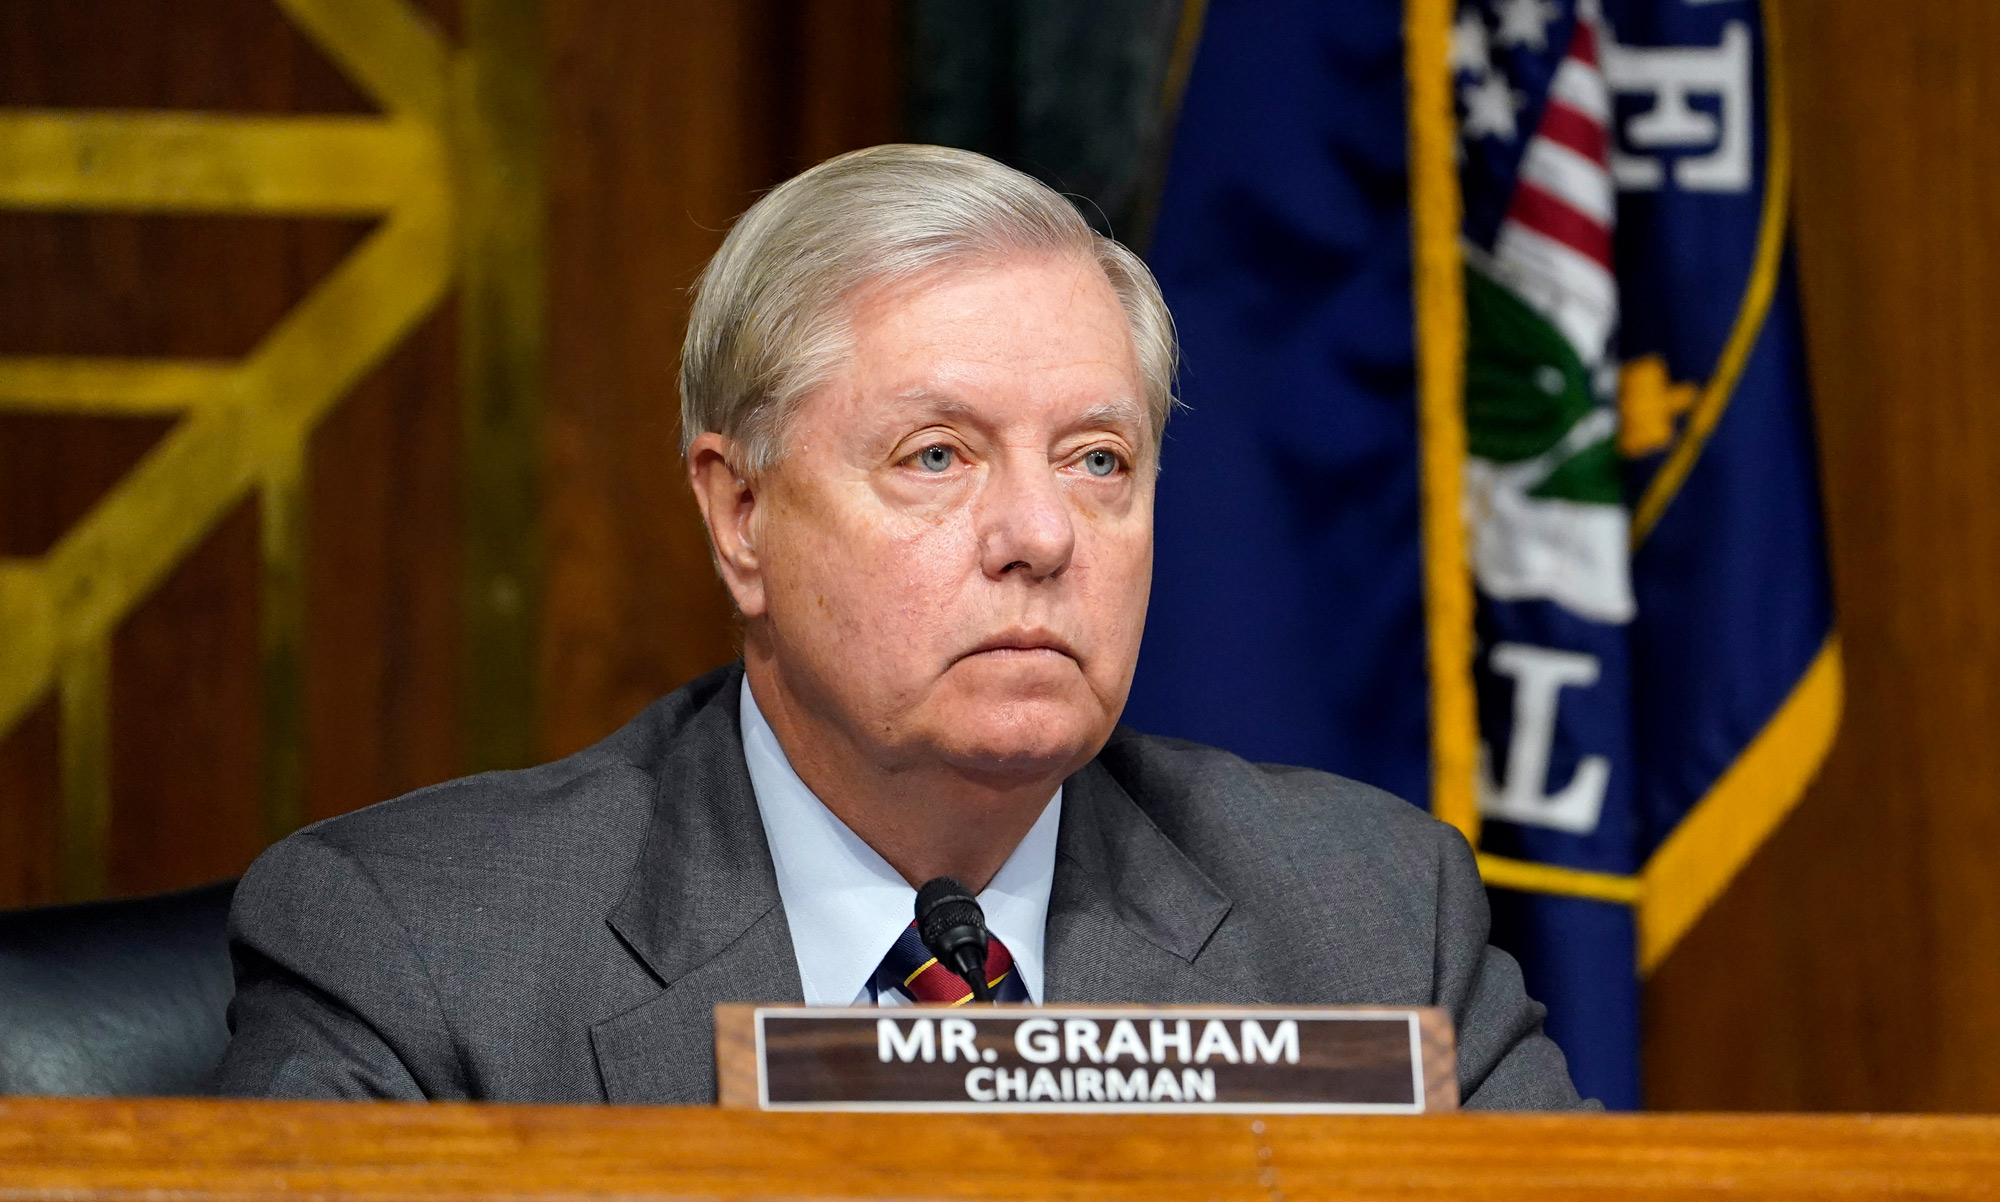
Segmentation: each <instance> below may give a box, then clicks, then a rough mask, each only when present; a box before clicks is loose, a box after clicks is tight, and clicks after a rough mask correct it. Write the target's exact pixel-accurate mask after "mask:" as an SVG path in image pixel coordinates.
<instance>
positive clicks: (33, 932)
mask: <svg viewBox="0 0 2000 1202" xmlns="http://www.w3.org/2000/svg"><path fill="white" fill-rule="evenodd" d="M235 891H236V882H234V881H225V882H223V883H221V884H216V885H206V886H203V887H202V888H199V889H191V890H188V891H187V892H185V893H171V894H166V895H163V896H159V897H140V898H130V899H126V900H121V901H102V902H87V903H84V904H81V905H72V906H47V907H43V908H40V909H34V910H12V911H6V912H0V1094H71V1095H100V1096H108V1095H128V1096H129V1095H146V1094H153V1095H161V1094H192V1093H199V1092H201V1089H202V1084H203V1082H204V1081H205V1080H206V1079H207V1077H208V1075H209V1073H210V1072H211V1071H212V1070H213V1069H214V1068H215V1065H216V1063H217V1062H218V1061H220V1060H221V1059H222V1050H223V1048H224V1047H225V1046H226V1045H227V1044H228V1043H229V1029H228V1027H227V1025H226V1024H225V1021H224V1014H225V1012H226V1010H227V1009H228V1006H229V998H230V994H231V993H232V992H233V991H234V988H235V983H234V980H233V978H232V976H231V973H230V967H229V941H228V934H227V924H228V918H229V899H230V897H231V896H232V895H233V894H234V893H235Z"/></svg>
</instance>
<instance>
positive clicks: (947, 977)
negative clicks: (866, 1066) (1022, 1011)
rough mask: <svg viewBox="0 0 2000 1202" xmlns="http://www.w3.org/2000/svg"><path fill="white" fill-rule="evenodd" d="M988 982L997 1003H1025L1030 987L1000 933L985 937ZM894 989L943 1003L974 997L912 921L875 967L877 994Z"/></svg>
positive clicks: (912, 997) (916, 998) (919, 999)
mask: <svg viewBox="0 0 2000 1202" xmlns="http://www.w3.org/2000/svg"><path fill="white" fill-rule="evenodd" d="M986 985H987V987H988V988H989V989H991V990H992V991H993V1000H994V1001H996V1002H1025V1001H1027V1000H1028V987H1027V986H1026V985H1023V984H1022V983H1021V974H1020V973H1018V972H1015V971H1014V955H1013V953H1012V952H1009V951H1008V950H1007V945H1006V944H1004V943H1002V942H1000V938H999V936H997V935H992V934H989V935H987V937H986ZM892 989H893V990H895V991H896V992H897V993H900V994H902V995H903V996H904V997H906V998H908V999H910V1000H911V1001H913V1002H944V1003H946V1004H947V1005H952V1006H963V1005H964V1004H965V1003H967V1002H969V1001H971V1000H972V988H971V987H970V986H968V985H967V984H966V983H965V982H964V981H963V980H961V979H960V978H959V976H958V974H957V973H955V972H953V971H951V970H950V969H949V968H946V967H945V966H944V965H942V964H939V963H938V960H937V957H936V956H933V955H931V953H930V949H929V948H927V947H925V946H924V937H923V936H922V935H919V934H918V933H917V924H916V923H914V922H912V923H911V924H910V925H909V926H907V927H904V928H903V933H902V935H900V936H898V937H897V939H896V944H895V946H894V947H891V948H890V949H889V954H888V955H886V956H884V957H882V967H880V968H878V969H876V970H875V996H876V997H878V998H879V997H881V996H882V995H883V994H885V993H887V992H889V991H890V990H892Z"/></svg>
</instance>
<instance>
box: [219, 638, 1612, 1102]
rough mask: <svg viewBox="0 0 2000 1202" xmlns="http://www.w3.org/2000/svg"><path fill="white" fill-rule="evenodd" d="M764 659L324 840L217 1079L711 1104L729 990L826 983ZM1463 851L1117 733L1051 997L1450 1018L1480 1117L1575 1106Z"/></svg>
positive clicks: (1177, 747) (1085, 797) (292, 896)
mask: <svg viewBox="0 0 2000 1202" xmlns="http://www.w3.org/2000/svg"><path fill="white" fill-rule="evenodd" d="M741 678H742V669H741V667H740V666H734V665H732V666H731V667H728V668H724V669H721V670H719V671H716V672H713V673H710V674H709V675H707V676H705V677H703V678H702V679H700V680H697V681H695V682H694V683H693V684H690V685H688V686H687V687H686V688H683V689H681V690H679V691H678V692H675V693H673V694H671V695H669V696H667V697H664V698H662V699H661V700H660V701H658V702H656V703H655V704H653V705H652V706H650V707H649V708H648V709H647V710H646V711H645V712H644V713H642V714H640V715H639V716H638V717H637V718H635V719H633V720H632V722H631V723H630V724H629V725H627V726H626V727H625V728H624V729H623V730H621V731H619V732H618V733H616V734H614V735H612V736H611V737H610V738H608V739H606V740H604V741H603V742H602V743H599V744H597V745H596V746H594V747H591V748H589V749H588V750H585V751H582V752H579V753H578V754H576V755H573V756H571V757H569V758H568V759H565V760H561V761H558V762H556V763H553V764H547V765H544V766H542V767H539V768H533V769H529V770H526V771H521V772H499V773H487V774H485V775H482V776H475V777H470V778H468V779H465V780H458V781H452V782H449V783H447V784H442V785H438V786H436V787H434V788H430V789H424V790H422V791H420V792H417V793H412V794H410V795H409V796H407V797H403V798H399V799H397V800H395V801H391V802H386V803H384V804H382V805H378V806H372V807H370V808H368V809H365V810H360V811H357V812H355V813H352V814H348V815H345V816H343V817H340V818H335V819H332V820H330V821H327V822H322V823H319V824H318V825H316V826H312V827H309V828H307V829H306V830H303V831H300V832H299V833H298V834H296V835H293V836H292V837H291V838H289V839H286V840H284V841H283V842H281V843H279V844H277V845H276V846H274V847H272V848H271V849H270V850H269V851H267V852H265V853H264V855H263V856H262V857H260V858H259V859H258V861H257V862H256V864H254V865H253V866H252V867H251V869H250V872H249V874H248V875H247V876H245V877H244V879H243V883H242V885H241V887H240V888H239V889H238V890H237V893H236V903H235V909H234V911H233V913H232V915H231V919H230V933H231V937H232V940H233V944H232V950H233V954H234V956H235V962H236V998H235V1001H234V1002H233V1003H232V1004H231V1006H230V1026H231V1029H232V1030H233V1031H234V1032H235V1038H234V1040H233V1041H232V1042H231V1044H230V1046H229V1051H228V1054H227V1055H226V1056H225V1058H224V1060H223V1062H222V1065H221V1067H220V1068H219V1069H218V1070H217V1073H218V1075H217V1079H216V1082H215V1084H216V1088H217V1090H218V1091H219V1092H223V1093H229V1094H240V1095H255V1096H268V1097H293V1098H298V1097H345V1098H361V1097H369V1098H480V1099H491V1100H506V1101H551V1102H554V1101H611V1102H621V1103H634V1102H683V1103H703V1102H710V1101H712V1100H713V1099H714V1097H715V1069H714V1052H713V1034H712V1022H713V1019H712V1014H713V1008H714V1006H715V1004H716V1003H717V1002H729V1001H761V1002H797V1001H799V1000H800V998H801V993H800V988H799V977H798V967H797V964H796V962H795V961H794V959H793V955H792V945H791V936H790V933H789V930H788V928H787V927H786V924H785V910H784V907H783V905H781V904H780V902H779V899H778V884H777V878H776V875H775V873H774V870H773V869H772V866H771V855H770V851H769V849H768V847H767V846H766V844H765V840H764V830H763V826H762V823H761V821H760V819H759V817H758V812H757V805H756V800H755V797H754V796H753V794H752V793H751V789H750V777H749V773H748V771H747V769H746V768H745V767H744V762H743V745H742V741H741V737H740V735H739V733H738V729H739V728H738V725H737V701H738V693H737V689H738V682H739V681H740V680H741ZM1486 933H1487V910H1486V897H1485V894H1484V892H1483V891H1482V890H1481V888H1480V884H1479V878H1478V875H1477V873H1476V871H1475V869H1474V867H1473V861H1472V855H1471V853H1470V851H1469V850H1468V849H1467V847H1466V845H1465V841H1464V840H1463V839H1462V838H1460V837H1459V835H1458V833H1457V832H1456V831H1454V830H1452V829H1451V828H1450V827H1447V826H1444V825H1442V824H1440V823H1438V822H1435V821H1433V820H1432V819H1430V818H1429V817H1426V816H1425V815H1424V814H1423V813H1422V812H1420V811H1418V810H1417V809H1415V808H1414V807H1412V806H1410V805H1407V804H1405V803H1404V802H1401V801H1398V800H1397V799H1395V798H1393V797H1390V796H1389V795H1387V794H1385V793H1382V792H1379V791H1377V790H1374V789H1371V788H1368V787H1366V786H1364V785H1359V784H1355V783H1354V782H1352V781H1347V780H1343V779H1341V778H1339V777H1336V776H1329V775H1327V774H1325V773H1322V772H1311V771H1306V770H1303V769H1296V768H1273V767H1265V766H1260V765H1255V764H1250V763H1246V762H1245V761H1243V760H1241V759H1238V758H1236V757H1235V756H1232V755H1229V754H1227V753H1225V752H1222V751H1217V750H1215V749H1213V748H1209V747H1202V746H1198V745H1195V744H1191V743H1179V742H1172V741H1168V740H1164V739H1155V738H1149V737H1147V736H1145V735H1141V734H1137V733H1134V732H1132V731H1129V730H1124V729H1121V730H1119V731H1118V733H1117V734H1116V735H1114V736H1113V737H1112V739H1111V742H1110V744H1109V745H1108V746H1106V747H1105V749H1104V751H1103V753H1102V754H1100V755H1099V756H1098V757H1097V759H1096V760H1094V761H1093V762H1091V763H1090V764H1089V765H1088V766H1086V767H1085V768H1084V769H1083V770H1082V771H1080V772H1078V773H1077V774H1076V775H1075V776H1073V777H1071V778H1070V780H1069V781H1068V782H1067V783H1066V784H1065V786H1064V794H1063V813H1062V826H1061V830H1060V833H1059V835H1058V840H1057V856H1056V872H1055V885H1054V893H1053V895H1052V897H1051V899H1050V903H1049V928H1048V944H1047V962H1046V966H1045V971H1046V973H1047V978H1048V979H1047V982H1046V989H1045V993H1046V997H1047V1000H1048V1001H1050V1002H1058V1001H1064V1002H1068V1001H1074V1002H1098V1001H1103V1002H1137V1001H1144V1002H1219V1003H1238V1002H1287V1003H1305V1002H1345V1003H1383V1004H1393V1005H1417V1004H1428V1005H1439V1006H1444V1007H1447V1008H1449V1009H1450V1011H1451V1012H1452V1015H1453V1017H1454V1018H1455V1019H1456V1020H1457V1024H1458V1040H1459V1084H1460V1089H1461V1091H1462V1094H1463V1096H1464V1097H1465V1099H1466V1100H1467V1104H1469V1105H1472V1106H1483V1107H1496V1108H1499V1107H1510V1108H1556V1107H1572V1106H1576V1105H1577V1104H1578V1102H1577V1096H1576V1091H1575V1090H1574V1088H1573V1087H1572V1086H1571V1085H1570V1081H1569V1076H1568V1073H1567V1071H1566V1069H1565V1067H1564V1063H1563V1057H1562V1053H1561V1052H1560V1051H1558V1050H1557V1049H1556V1046H1555V1044H1554V1043H1552V1042H1551V1041H1550V1040H1549V1039H1548V1038H1547V1036H1545V1035H1544V1034H1543V1033H1542V1008H1541V1007H1540V1006H1539V1005H1537V1004H1536V1003H1534V1002H1532V1001H1530V1000H1529V999H1528V997H1527V995H1526V994H1525V993H1524V992H1523V991H1522V987H1521V974H1520V971H1519V969H1518V968H1517V967H1516V966H1515V964H1514V961H1513V960H1511V959H1510V958H1508V957H1507V956H1506V955H1505V954H1504V953H1502V952H1499V951H1496V950H1494V949H1492V948H1490V947H1488V946H1487V945H1486Z"/></svg>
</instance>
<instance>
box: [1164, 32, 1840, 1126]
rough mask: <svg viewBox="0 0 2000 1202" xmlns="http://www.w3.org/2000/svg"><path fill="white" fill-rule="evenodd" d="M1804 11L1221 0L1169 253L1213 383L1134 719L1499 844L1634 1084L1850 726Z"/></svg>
mask: <svg viewBox="0 0 2000 1202" xmlns="http://www.w3.org/2000/svg"><path fill="white" fill-rule="evenodd" d="M1770 35H1771V28H1770V25H1769V23H1768V17H1767V15H1766V14H1765V13H1763V12H1762V11H1760V9H1759V7H1758V5H1757V4H1756V3H1754V2H1753V0H1462V2H1460V3H1457V4H1456V6H1455V7H1454V5H1453V4H1452V3H1451V0H1407V6H1406V5H1405V4H1399V3H1397V2H1396V0H1370V2H1366V3H1350V4H1342V5H1326V4H1317V3H1307V2H1303V0H1301V2H1294V3H1282V2H1275V0H1264V2H1261V3H1256V4H1249V3H1226V2H1223V0H1216V2H1214V3H1212V4H1210V5H1209V7H1208V10H1207V12H1206V16H1205V24H1204V26H1203V28H1202V31H1201V36H1200V41H1199V44H1198V45H1199V49H1198V52H1197V54H1196V55H1195V57H1194V60H1193V66H1192V71H1191V74H1190V76H1189V78H1188V83H1187V87H1186V91H1185V95H1184V99H1183V102H1182V107H1181V112H1180V116H1179V122H1178V125H1177V127H1176V130H1175V134H1174V139H1173V144H1172V150H1171V156H1170V158H1169V163H1168V169H1167V176H1166V184H1165V188H1164V191H1163V193H1162V196H1161V199H1160V206H1159V213H1158V219H1157V225H1156V227H1155V234H1154V238H1153V242H1152V245H1151V248H1150V253H1149V258H1150V260H1151V262H1152V264H1153V267H1154V270H1155V272H1156V273H1157V274H1158V276H1159V278H1160V282H1161V285H1162V287H1163V288H1164V289H1165V291H1166V294H1167V299H1168V302H1169V304H1170V305H1171V306H1172V307H1173V310H1174V313H1175V315H1176V318H1177V320H1178V322H1179V324H1180V331H1181V337H1182V341H1183V345H1184V349H1185V366H1184V369H1183V374H1182V381H1181V384H1182V393H1183V396H1184V399H1185V400H1186V402H1187V404H1188V409H1187V411H1186V412H1184V413H1183V414H1181V415H1180V416H1179V417H1177V418H1176V419H1175V422H1174V425H1173V427H1172V428H1171V430H1170V432H1169V438H1168V443H1167V447H1166V451H1165V458H1164V471H1163V475H1162V477H1161V484H1160V493H1159V502H1158V523H1159V546H1158V558H1157V568H1156V585H1155V589H1154V600H1153V608H1152V613H1151V615H1150V617H1149V621H1148V627H1147V635H1146V643H1145V648H1144V651H1143V653H1142V656H1141V660H1140V668H1139V676H1138V679H1137V681H1136V683H1135V686H1134V694H1133V700H1132V704H1131V706H1130V709H1129V710H1128V715H1129V718H1130V720H1131V721H1132V722H1133V723H1134V724H1135V725H1137V726H1139V727H1141V728H1142V729H1149V730H1154V731H1157V732H1159V733H1162V734H1175V735H1183V736H1186V737H1191V738H1196V739H1201V740H1203V741H1207V742H1213V743H1218V744H1221V745H1223V746H1226V747H1230V748H1231V749H1233V750H1236V751H1239V752H1241V753H1243V754H1245V755H1249V756H1252V757H1254V758H1258V759H1265V760H1276V761H1285V762H1292V763H1306V764H1312V765H1316V766H1320V767H1324V768H1328V769H1331V770H1334V771H1337V772H1341V773H1343V774H1346V775H1349V776H1354V777H1358V778H1360V779H1362V780H1365V781H1369V782H1371V783H1374V784H1377V785H1380V786H1382V787H1384V788H1387V789H1390V790H1393V791H1395V792H1397V793H1399V794H1401V795H1403V796H1405V797H1408V798H1410V799H1411V800H1412V801H1415V802H1418V803H1421V804H1427V805H1429V806H1430V807H1431V808H1432V809H1433V810H1434V812H1436V813H1438V814H1439V816H1440V817H1443V818H1446V819H1447V820H1449V821H1452V822H1454V823H1455V824H1456V825H1458V826H1459V827H1460V828H1461V829H1463V830H1464V831H1465V832H1466V833H1467V835H1468V836H1469V837H1471V838H1473V839H1474V840H1475V844H1476V846H1477V847H1478V850H1479V852H1480V863H1481V868H1482V871H1483V872H1484V873H1485V875H1486V878H1487V882H1488V884H1489V886H1490V887H1491V888H1492V894H1493V899H1494V914H1495V940H1496V942H1499V943H1501V944H1502V946H1505V947H1507V948H1509V950H1511V951H1513V952H1514V953H1515V954H1516V955H1517V956H1518V957H1519V958H1520V960H1521V961H1522V964H1523V967H1524V969H1525V971H1526V972H1527V975H1528V981H1529V987H1530V991H1531V992H1532V993H1534V994H1535V995H1536V996H1537V997H1538V998H1539V999H1541V1000H1542V1001H1544V1002H1545V1003H1547V1005H1548V1006H1549V1008H1550V1015H1549V1030H1550V1033H1551V1034H1552V1035H1554V1036H1555V1038H1556V1039H1557V1041H1558V1042H1559V1043H1560V1044H1561V1045H1562V1046H1563V1048H1564V1050H1565V1051H1566V1052H1567V1053H1568V1054H1569V1056H1570V1060H1571V1067H1572V1071H1573V1073H1574V1075H1575V1077H1576V1079H1577V1082H1578V1085H1579V1087H1580V1088H1582V1089H1583V1090H1584V1092H1585V1093H1587V1094H1591V1095H1594V1096H1597V1097H1599V1098H1602V1099H1603V1100H1604V1101H1605V1102H1606V1103H1607V1104H1608V1105H1611V1106H1613V1107H1633V1106H1636V1105H1638V1104H1639V1099H1640V1082H1639V1071H1638V1030H1639V1026H1638V1013H1639V992H1640V991H1639V982H1640V980H1641V979H1642V977H1643V974H1644V973H1645V972H1646V971H1647V970H1649V969H1650V968H1652V967H1653V966H1654V965H1656V964H1658V963H1659V961H1660V960H1661V959H1663V958H1664V957H1665V955H1666V953H1667V952H1668V951H1669V950H1670V949H1671V948H1672V947H1673V945H1674V943H1675V941H1676V940H1677V939H1678V938H1679V937H1680V936H1681V935H1682V934H1684V933H1685V932H1686V931H1687V930H1688V928H1689V927H1690V926H1691V925H1692V924H1693V922H1694V920H1695V919H1696V918H1697V917H1698V916H1699V915H1700V913H1701V911H1702V910H1703V908H1704V907H1705V906H1706V905H1707V904H1708V903H1709V902H1710V901H1712V900H1713V899H1714V898H1715V897H1716V896H1717V895H1718V894H1719V893H1720V892H1721V891H1722V889H1723V888H1724V887H1725V886H1726V885H1727V883H1728V881H1729V879H1730V878H1731V876H1733V875H1734V874H1735V872H1736V871H1737V870H1738V869H1739V868H1740V867H1741V866H1742V865H1743V864H1744V862H1745V861H1746V860H1747V859H1748V857H1749V855H1750V854H1751V853H1752V852H1753V851H1754V850H1755V848H1756V847H1757V845H1758V844H1759V843H1760V842H1761V841H1762V839H1763V838H1764V837H1765V836H1766V835H1767V834H1769V832H1770V831H1771V830H1772V829H1774V828H1775V827H1776V825H1777V823H1778V822H1779V821H1780V820H1781V819H1782V818H1783V816H1784V815H1785V813H1786V812H1787V811H1788V810H1789V808H1790V807H1791V805H1792V804H1793V803H1794V802H1795V801H1796V799H1797V798H1798V796H1799V794H1800V792H1801V791H1802V790H1803V788H1804V786H1805V784H1806V782H1807V781H1808V780H1809V778H1810V777H1811V775H1812V773H1813V772H1814V771H1815V770H1816V768H1817V765H1818V763H1819V760H1820V758H1821V757H1822V756H1823V754H1824V752H1825V749H1826V747H1827V745H1828V743H1829V742H1830V741H1831V739H1832V735H1833V730H1834V727H1835V725H1836V723H1837V720H1838V714H1839V706H1840V668H1839V653H1838V645H1837V642H1836V639H1835V636H1834V629H1833V613H1832V606H1831V600H1830V590H1829V585H1828V581H1827V577H1826V567H1825V555H1824V549H1823V545H1822V537H1821V528H1820V515H1819V500H1818V484H1817V479H1816V469H1815V463H1814V449H1813V440H1812V429H1811V416H1810V406H1809V397H1808V394H1807V391H1806V380H1805V365H1804V357H1803V348H1802V345H1801V337H1800V331H1799V322H1798V314H1797V301H1796V296H1795V293H1794V289H1793V283H1792V275H1791V270H1790V263H1789V258H1788V242H1787V237H1786V230H1785V217H1786V185H1787V179H1788V171H1789V168H1788V161H1787V157H1786V155H1787V143H1786V139H1785V136H1784V129H1783V125H1782V122H1780V121H1779V120H1777V113H1778V110H1779V105H1778V103H1777V100H1776V97H1777V96H1778V94H1779V83H1780V81H1779V80H1777V79H1776V78H1775V76H1774V72H1773V67H1774V64H1773V62H1772V60H1771V57H1770V56H1769V55H1768V53H1767V48H1768V44H1769V38H1770Z"/></svg>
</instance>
